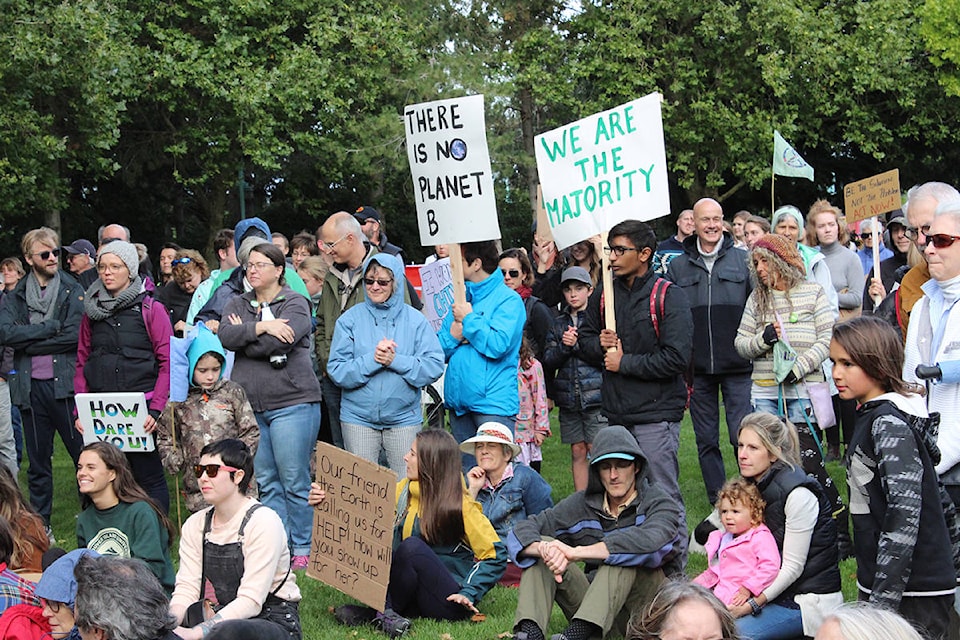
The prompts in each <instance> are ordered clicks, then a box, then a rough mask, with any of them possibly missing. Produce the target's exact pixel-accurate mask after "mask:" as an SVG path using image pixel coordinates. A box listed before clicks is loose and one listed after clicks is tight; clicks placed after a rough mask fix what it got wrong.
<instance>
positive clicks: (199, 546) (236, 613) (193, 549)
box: [170, 438, 301, 640]
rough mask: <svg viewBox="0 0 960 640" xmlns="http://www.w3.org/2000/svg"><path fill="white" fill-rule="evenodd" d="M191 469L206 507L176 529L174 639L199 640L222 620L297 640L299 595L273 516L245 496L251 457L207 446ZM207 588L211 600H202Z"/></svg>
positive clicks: (240, 449) (233, 444)
mask: <svg viewBox="0 0 960 640" xmlns="http://www.w3.org/2000/svg"><path fill="white" fill-rule="evenodd" d="M198 462H199V464H197V465H195V466H194V468H193V470H194V472H195V475H196V476H197V479H198V482H199V483H200V491H201V492H202V493H203V499H204V500H205V501H206V502H207V504H209V505H210V507H209V508H207V509H204V510H203V511H200V512H198V513H195V514H193V515H192V516H190V517H189V518H188V519H187V521H186V522H184V523H183V530H182V531H181V535H180V570H179V571H178V572H177V586H176V588H175V589H174V591H173V598H171V600H170V613H171V614H172V615H173V616H174V618H176V620H177V622H178V623H180V627H178V628H177V629H175V631H174V632H175V633H176V634H177V635H178V636H180V637H181V638H183V640H199V639H200V638H203V637H204V636H206V635H207V634H208V633H209V632H210V629H211V628H212V627H214V626H216V625H217V624H218V623H219V622H222V621H224V620H245V619H249V618H259V619H261V620H266V621H269V622H271V623H273V624H276V625H277V626H278V627H279V628H281V629H282V630H283V631H285V632H286V633H287V634H288V635H289V637H290V638H295V639H296V640H299V638H300V637H301V631H300V613H299V611H298V609H299V602H300V589H299V588H298V587H297V581H296V578H295V577H294V575H293V573H292V572H291V571H290V551H289V549H288V548H287V532H286V531H285V530H284V528H283V523H282V522H281V521H280V517H279V516H277V513H276V512H275V511H273V509H270V508H268V507H266V506H264V505H262V504H260V503H259V502H257V501H256V500H254V499H253V498H251V497H249V496H248V495H247V490H248V489H249V487H250V481H251V480H252V479H253V455H252V454H251V453H250V449H249V448H247V445H245V444H244V443H243V442H242V441H240V440H237V439H234V438H228V439H226V440H220V441H218V442H214V443H213V444H208V445H207V446H205V447H204V448H203V449H202V450H201V452H200V458H199V461H198ZM208 586H209V587H211V588H212V591H213V594H214V598H213V599H212V600H209V599H205V596H206V595H207V594H209V592H210V590H209V589H208Z"/></svg>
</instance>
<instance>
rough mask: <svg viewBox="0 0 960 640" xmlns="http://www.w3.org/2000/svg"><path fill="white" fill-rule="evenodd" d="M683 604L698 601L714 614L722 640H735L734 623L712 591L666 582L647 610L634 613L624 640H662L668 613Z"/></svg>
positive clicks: (737, 636)
mask: <svg viewBox="0 0 960 640" xmlns="http://www.w3.org/2000/svg"><path fill="white" fill-rule="evenodd" d="M684 602H700V603H703V604H705V605H707V606H709V607H711V608H712V609H713V611H714V613H716V614H717V620H718V621H719V623H720V632H721V635H722V636H723V638H724V640H738V638H739V637H740V636H739V634H738V633H737V624H736V622H735V621H734V619H733V615H731V614H730V611H729V610H728V609H727V607H726V605H724V604H723V603H722V602H720V601H719V600H718V599H717V597H716V596H715V595H713V592H712V591H710V590H709V589H707V588H706V587H701V586H700V585H698V584H696V583H694V582H687V581H685V580H668V581H666V582H664V583H663V585H661V587H660V590H659V591H658V592H657V594H656V595H655V596H654V597H653V600H651V601H650V604H648V605H647V606H646V607H644V608H643V609H641V610H638V611H635V612H634V614H633V615H632V616H631V618H630V622H629V624H627V633H626V635H625V636H624V637H625V638H626V640H654V639H657V638H661V637H662V635H663V632H664V631H666V630H667V628H668V627H669V625H670V623H671V619H670V614H672V613H673V611H674V610H675V609H676V608H677V606H679V605H680V604H682V603H684Z"/></svg>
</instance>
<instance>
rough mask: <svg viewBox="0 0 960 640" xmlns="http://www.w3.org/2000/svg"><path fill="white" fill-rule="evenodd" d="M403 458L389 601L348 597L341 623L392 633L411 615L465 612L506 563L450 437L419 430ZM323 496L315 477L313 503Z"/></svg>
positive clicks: (460, 615)
mask: <svg viewBox="0 0 960 640" xmlns="http://www.w3.org/2000/svg"><path fill="white" fill-rule="evenodd" d="M405 460H406V462H407V477H406V479H404V480H402V481H401V482H399V483H397V520H396V525H395V526H394V531H393V558H392V562H391V564H390V584H389V586H388V587H387V602H386V606H385V607H384V610H383V612H377V611H375V610H374V609H372V608H370V607H365V606H362V605H352V604H347V605H342V606H340V607H337V608H336V609H334V612H333V615H334V617H335V618H336V619H337V621H338V622H339V623H341V624H345V625H348V626H356V625H361V624H366V623H370V624H373V626H374V627H376V628H377V629H380V630H381V631H383V632H384V633H386V634H387V635H388V636H390V637H391V638H398V637H400V636H401V635H403V634H404V633H405V632H406V631H407V630H408V629H409V628H410V620H409V618H412V617H415V616H419V617H425V618H433V619H435V620H465V619H467V618H469V617H470V616H472V615H473V614H475V613H477V603H478V602H479V601H480V599H481V598H483V596H484V595H486V593H487V592H488V591H489V590H490V589H491V588H492V587H493V585H495V584H496V583H497V580H499V579H500V576H502V575H503V572H504V569H506V566H507V551H506V547H505V546H504V544H503V543H502V542H501V541H500V536H498V535H497V532H496V531H495V530H494V528H493V525H491V524H490V521H489V520H487V518H486V517H485V516H484V515H483V510H482V509H481V507H480V503H478V502H477V501H476V500H474V499H473V498H472V497H471V496H470V494H469V493H468V492H467V488H466V486H465V485H464V482H463V476H462V475H461V473H460V456H459V449H458V448H457V441H456V440H454V438H453V436H451V435H450V434H449V433H448V432H447V431H441V430H439V429H430V430H428V431H421V432H420V433H418V434H417V437H416V439H415V440H414V442H413V445H412V446H411V447H410V451H408V452H407V455H406V456H405ZM325 497H326V495H325V493H324V491H323V490H322V489H321V488H320V485H318V484H314V485H313V487H312V488H311V489H310V504H311V505H313V506H316V505H318V504H320V503H321V502H322V501H323V500H324V499H325Z"/></svg>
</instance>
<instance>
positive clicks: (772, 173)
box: [770, 167, 777, 220]
mask: <svg viewBox="0 0 960 640" xmlns="http://www.w3.org/2000/svg"><path fill="white" fill-rule="evenodd" d="M776 176H777V174H776V173H774V172H773V167H770V219H771V220H773V210H774V206H773V203H774V198H773V181H774V179H775V178H776Z"/></svg>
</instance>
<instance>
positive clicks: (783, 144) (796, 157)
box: [773, 130, 813, 182]
mask: <svg viewBox="0 0 960 640" xmlns="http://www.w3.org/2000/svg"><path fill="white" fill-rule="evenodd" d="M773 172H774V173H775V174H777V175H781V176H790V177H793V178H806V179H807V180H809V181H810V182H813V167H811V166H810V165H809V164H807V161H806V160H804V159H803V158H802V157H801V156H800V154H799V153H797V152H796V150H795V149H794V148H793V147H791V146H790V143H789V142H787V141H786V140H784V139H783V136H782V135H780V132H779V131H776V130H775V131H774V132H773Z"/></svg>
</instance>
